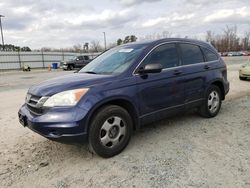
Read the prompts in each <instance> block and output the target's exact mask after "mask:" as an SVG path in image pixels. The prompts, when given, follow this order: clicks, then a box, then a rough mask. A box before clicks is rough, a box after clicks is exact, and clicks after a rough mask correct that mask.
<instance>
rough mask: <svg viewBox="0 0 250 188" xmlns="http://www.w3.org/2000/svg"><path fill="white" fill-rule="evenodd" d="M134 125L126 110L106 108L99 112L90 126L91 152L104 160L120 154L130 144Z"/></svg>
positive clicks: (112, 107)
mask: <svg viewBox="0 0 250 188" xmlns="http://www.w3.org/2000/svg"><path fill="white" fill-rule="evenodd" d="M132 124H133V123H132V119H131V116H130V115H129V113H128V112H127V111H126V110H125V109H124V108H122V107H120V106H116V105H109V106H104V107H103V108H101V109H100V110H98V112H97V113H96V115H95V117H94V118H93V119H92V121H91V124H90V128H89V135H88V140H89V148H90V150H91V151H93V152H94V153H96V154H98V155H99V156H101V157H104V158H109V157H113V156H114V155H117V154H119V153H120V152H122V150H123V149H124V148H125V147H126V146H127V145H128V143H129V140H130V137H131V133H132V126H133V125H132Z"/></svg>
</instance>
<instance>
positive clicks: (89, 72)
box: [84, 71, 97, 74]
mask: <svg viewBox="0 0 250 188" xmlns="http://www.w3.org/2000/svg"><path fill="white" fill-rule="evenodd" d="M84 73H88V74H97V73H96V72H93V71H86V72H84Z"/></svg>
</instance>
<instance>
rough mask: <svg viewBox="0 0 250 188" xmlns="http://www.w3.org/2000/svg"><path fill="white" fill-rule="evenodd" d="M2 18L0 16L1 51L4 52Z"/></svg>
mask: <svg viewBox="0 0 250 188" xmlns="http://www.w3.org/2000/svg"><path fill="white" fill-rule="evenodd" d="M2 17H4V16H3V15H0V28H1V36H2V44H3V50H4V40H3V27H2Z"/></svg>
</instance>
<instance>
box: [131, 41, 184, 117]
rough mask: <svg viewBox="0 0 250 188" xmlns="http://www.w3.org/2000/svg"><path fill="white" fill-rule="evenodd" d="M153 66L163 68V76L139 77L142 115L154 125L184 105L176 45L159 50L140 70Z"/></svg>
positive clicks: (169, 44) (153, 52)
mask: <svg viewBox="0 0 250 188" xmlns="http://www.w3.org/2000/svg"><path fill="white" fill-rule="evenodd" d="M154 63H160V64H162V66H163V70H162V72H161V73H152V74H147V75H140V74H136V77H137V84H138V99H139V104H140V112H141V115H142V117H148V118H147V119H149V118H150V119H151V120H152V121H154V119H155V118H156V119H159V116H163V114H168V112H170V111H171V110H174V109H177V108H178V107H180V106H181V105H182V104H183V103H184V93H183V91H184V83H183V78H182V74H181V67H179V65H180V61H179V56H178V52H177V48H176V44H175V43H166V44H162V45H160V46H158V47H156V48H155V49H154V50H153V51H152V52H151V53H150V54H149V55H148V56H147V57H146V58H145V60H144V61H143V62H142V64H141V65H140V66H139V68H138V69H141V68H143V67H144V66H145V65H146V64H154ZM161 112H162V113H161ZM160 118H162V117H160ZM149 121H150V120H149Z"/></svg>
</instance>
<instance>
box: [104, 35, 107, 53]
mask: <svg viewBox="0 0 250 188" xmlns="http://www.w3.org/2000/svg"><path fill="white" fill-rule="evenodd" d="M103 36H104V48H105V50H106V49H107V45H106V43H107V42H106V33H105V32H103Z"/></svg>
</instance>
